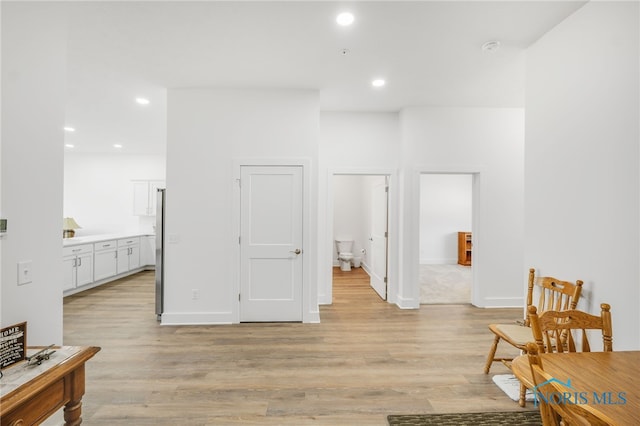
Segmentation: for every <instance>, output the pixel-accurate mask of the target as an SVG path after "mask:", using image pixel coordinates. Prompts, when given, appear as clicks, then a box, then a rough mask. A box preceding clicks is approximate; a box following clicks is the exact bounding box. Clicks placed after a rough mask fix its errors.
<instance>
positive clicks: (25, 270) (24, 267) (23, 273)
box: [18, 260, 33, 285]
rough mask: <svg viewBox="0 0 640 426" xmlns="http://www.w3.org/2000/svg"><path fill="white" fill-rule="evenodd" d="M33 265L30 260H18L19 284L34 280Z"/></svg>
mask: <svg viewBox="0 0 640 426" xmlns="http://www.w3.org/2000/svg"><path fill="white" fill-rule="evenodd" d="M31 266H32V265H31V261H30V260H24V261H22V262H18V285H24V284H29V283H30V282H31V281H33V279H32V278H31Z"/></svg>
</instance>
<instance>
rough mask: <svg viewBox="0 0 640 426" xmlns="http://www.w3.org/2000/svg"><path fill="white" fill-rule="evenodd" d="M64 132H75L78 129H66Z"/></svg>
mask: <svg viewBox="0 0 640 426" xmlns="http://www.w3.org/2000/svg"><path fill="white" fill-rule="evenodd" d="M64 131H65V132H75V131H76V129H74V128H73V127H64Z"/></svg>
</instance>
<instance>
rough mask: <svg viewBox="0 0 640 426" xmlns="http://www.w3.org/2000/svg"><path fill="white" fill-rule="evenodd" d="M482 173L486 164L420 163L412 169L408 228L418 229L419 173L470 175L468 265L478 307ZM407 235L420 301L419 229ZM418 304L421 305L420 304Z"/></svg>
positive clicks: (472, 301)
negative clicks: (445, 165)
mask: <svg viewBox="0 0 640 426" xmlns="http://www.w3.org/2000/svg"><path fill="white" fill-rule="evenodd" d="M484 173H485V167H483V166H474V165H469V166H459V167H458V166H455V167H442V166H421V167H416V168H415V169H414V172H413V181H414V184H413V199H414V200H416V202H415V203H414V206H415V207H414V209H413V211H412V212H411V229H420V186H421V185H420V176H421V175H428V174H437V175H445V174H452V175H471V176H472V183H471V232H472V237H471V243H472V245H473V263H472V264H471V304H472V305H474V306H480V305H479V303H478V302H479V300H480V290H479V279H478V276H479V271H481V269H482V244H481V243H479V242H480V241H482V230H481V229H480V202H481V198H480V197H481V194H482V192H483V187H484V184H485V180H486V179H483V177H484ZM413 234H415V235H411V236H410V238H411V239H412V241H411V246H412V249H413V250H412V252H413V254H412V255H411V258H412V262H411V265H410V266H411V272H412V274H413V277H414V279H413V280H412V281H413V282H414V283H415V286H414V297H415V298H416V300H417V301H418V303H420V302H419V301H420V283H419V276H420V236H419V232H415V233H413ZM419 306H420V305H419Z"/></svg>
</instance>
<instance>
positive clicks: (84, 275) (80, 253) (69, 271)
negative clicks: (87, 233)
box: [62, 244, 93, 290]
mask: <svg viewBox="0 0 640 426" xmlns="http://www.w3.org/2000/svg"><path fill="white" fill-rule="evenodd" d="M62 255H63V258H62V261H63V265H64V276H65V280H64V286H63V290H70V289H74V288H76V287H79V286H82V285H85V284H89V283H90V282H92V281H93V245H92V244H83V245H79V246H73V247H65V248H64V249H63V251H62Z"/></svg>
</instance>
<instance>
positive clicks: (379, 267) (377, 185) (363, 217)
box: [331, 174, 389, 300]
mask: <svg viewBox="0 0 640 426" xmlns="http://www.w3.org/2000/svg"><path fill="white" fill-rule="evenodd" d="M331 185H332V189H333V191H332V194H333V211H332V215H333V217H332V219H333V227H332V230H333V233H332V238H331V240H332V257H331V258H332V266H333V267H334V268H335V267H338V266H340V267H341V272H343V273H348V271H345V270H344V269H343V268H344V266H345V265H344V262H341V261H340V260H339V259H338V250H337V244H336V243H335V242H336V241H347V242H349V244H348V245H350V246H351V247H352V249H351V250H352V255H353V260H352V261H351V262H350V263H351V267H352V268H363V269H364V270H365V271H366V273H367V274H368V275H369V284H370V287H371V288H372V289H373V290H374V291H375V292H376V294H378V296H379V297H380V298H381V299H382V300H388V276H389V273H388V271H389V261H388V258H389V256H388V253H389V244H388V240H389V231H388V230H389V176H388V175H366V174H334V175H333V177H332V182H331ZM351 242H352V243H351ZM347 263H349V262H347ZM347 268H348V267H347Z"/></svg>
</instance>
